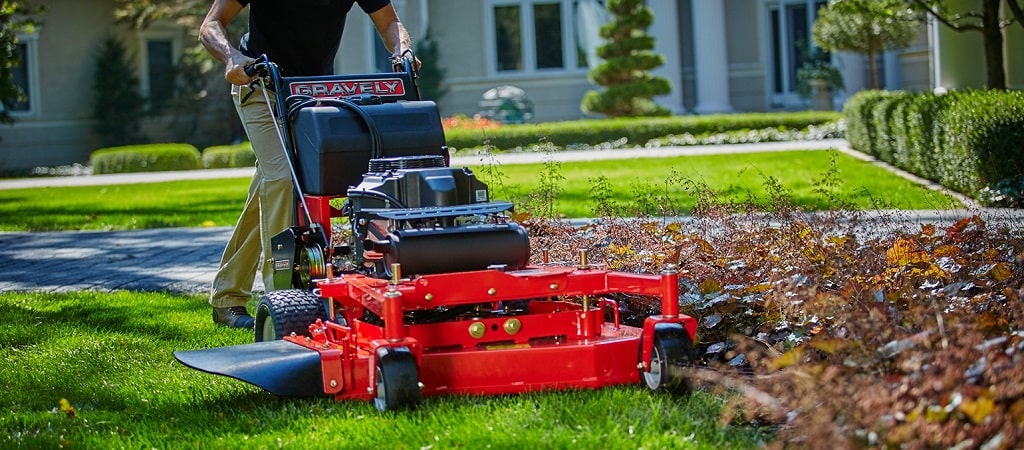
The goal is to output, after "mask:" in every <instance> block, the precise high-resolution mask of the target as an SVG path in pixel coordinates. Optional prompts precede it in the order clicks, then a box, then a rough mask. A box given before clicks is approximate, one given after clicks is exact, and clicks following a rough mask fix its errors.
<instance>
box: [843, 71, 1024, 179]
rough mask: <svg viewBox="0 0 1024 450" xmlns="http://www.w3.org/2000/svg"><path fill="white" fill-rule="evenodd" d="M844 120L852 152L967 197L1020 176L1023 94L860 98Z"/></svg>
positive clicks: (1023, 170)
mask: <svg viewBox="0 0 1024 450" xmlns="http://www.w3.org/2000/svg"><path fill="white" fill-rule="evenodd" d="M844 114H845V118H846V126H847V132H846V135H847V139H848V140H849V141H850V145H851V146H853V148H855V149H857V150H860V151H863V152H865V153H868V154H870V155H872V156H874V157H876V158H878V159H880V160H882V161H885V162H887V163H889V164H892V165H894V166H897V167H899V168H901V169H903V170H906V171H908V172H910V173H913V174H915V175H918V176H921V177H924V178H928V179H930V180H934V181H937V182H939V183H940V184H942V185H943V186H946V187H948V188H950V189H953V190H956V191H958V192H961V193H964V194H966V195H969V196H972V197H975V198H978V197H979V193H981V192H982V191H986V190H991V189H992V187H993V186H995V185H997V184H999V183H1000V182H1001V181H1004V180H1010V179H1014V178H1019V177H1021V176H1022V175H1024V92H1021V91H995V90H989V91H962V92H951V93H949V94H946V95H935V94H932V93H923V94H911V93H907V92H899V91H896V92H883V91H865V92H861V93H858V94H856V95H854V96H853V97H851V98H850V100H849V101H848V102H847V104H846V109H845V110H844ZM1004 184H1005V182H1004ZM985 198H1002V197H999V196H987V197H985Z"/></svg>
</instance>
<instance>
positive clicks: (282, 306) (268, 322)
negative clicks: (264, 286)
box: [254, 289, 327, 342]
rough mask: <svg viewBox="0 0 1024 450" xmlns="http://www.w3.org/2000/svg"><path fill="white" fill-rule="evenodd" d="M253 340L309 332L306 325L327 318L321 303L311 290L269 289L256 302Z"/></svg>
mask: <svg viewBox="0 0 1024 450" xmlns="http://www.w3.org/2000/svg"><path fill="white" fill-rule="evenodd" d="M255 318H256V323H255V326H254V328H255V331H256V342H263V341H274V340H278V339H281V338H283V337H285V336H289V335H291V334H292V333H295V334H296V335H299V336H309V325H310V324H312V323H313V322H316V320H317V319H322V320H326V319H327V314H326V312H325V311H324V303H323V300H321V299H320V297H318V296H316V295H315V294H313V293H312V292H310V291H306V290H301V289H285V290H280V291H270V292H268V293H267V294H266V295H264V296H263V297H262V298H260V301H259V304H257V305H256V317H255Z"/></svg>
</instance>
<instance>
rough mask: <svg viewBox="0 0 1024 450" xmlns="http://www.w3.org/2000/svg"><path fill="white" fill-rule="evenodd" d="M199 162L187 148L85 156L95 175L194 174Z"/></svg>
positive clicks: (133, 148)
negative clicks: (126, 173) (190, 172)
mask: <svg viewBox="0 0 1024 450" xmlns="http://www.w3.org/2000/svg"><path fill="white" fill-rule="evenodd" d="M200 160H201V156H200V154H199V150H198V149H196V148H195V147H194V146H192V145H190V144H152V145H130V146H123V147H111V148H102V149H99V150H96V151H94V152H92V154H91V155H89V163H90V164H92V171H93V173H95V174H104V173H125V172H160V171H167V170H194V169H198V168H199V167H200V165H201V162H200Z"/></svg>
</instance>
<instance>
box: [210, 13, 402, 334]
mask: <svg viewBox="0 0 1024 450" xmlns="http://www.w3.org/2000/svg"><path fill="white" fill-rule="evenodd" d="M354 4H358V5H359V7H360V8H361V9H362V10H363V12H365V13H366V14H368V15H369V17H370V19H371V20H372V22H373V25H374V27H375V28H376V30H377V33H378V34H380V36H381V38H382V39H383V40H384V44H385V45H386V46H387V48H388V49H390V50H391V51H392V54H393V55H395V57H401V56H402V55H405V54H407V53H410V52H411V50H412V40H411V39H410V38H409V33H408V32H407V31H406V29H405V26H404V25H402V22H401V21H400V20H399V18H398V14H397V13H396V11H395V8H394V6H393V5H391V2H390V0H288V1H275V0H214V1H213V4H212V6H211V7H210V11H209V13H207V15H206V18H205V19H204V20H203V23H202V25H201V26H200V29H199V40H200V42H202V44H203V46H204V47H206V49H207V51H209V52H210V54H211V55H213V56H214V57H215V58H217V59H218V60H220V61H221V62H223V63H224V66H225V69H224V79H225V80H227V81H228V82H229V83H231V96H232V98H233V99H234V102H235V109H236V111H237V112H238V117H239V118H240V119H241V120H242V125H243V126H244V128H245V132H246V134H247V135H248V138H249V141H250V142H251V143H252V149H253V152H254V153H255V154H256V160H257V165H256V173H255V174H254V175H253V178H252V182H251V183H250V185H249V194H248V197H247V198H246V200H245V206H244V207H243V209H242V213H241V215H240V216H239V218H238V222H237V224H236V225H235V229H234V231H233V232H232V234H231V238H230V239H229V240H228V243H227V246H226V247H225V248H224V254H223V256H222V257H221V261H220V265H219V270H218V272H217V274H216V276H215V277H214V280H213V285H212V287H211V290H210V305H212V306H213V321H214V322H215V323H218V324H221V325H225V326H228V327H232V328H252V327H253V323H254V320H253V317H252V316H251V315H250V314H249V312H248V311H247V310H246V307H245V305H246V303H247V302H248V301H249V299H250V298H251V297H252V292H251V290H252V284H253V280H254V279H255V276H256V270H257V268H258V267H260V266H262V278H263V285H264V286H265V287H266V289H267V290H271V289H273V286H274V283H273V267H272V266H273V264H272V255H271V248H270V239H271V238H272V237H273V236H275V235H277V234H278V233H280V232H281V231H283V230H285V229H287V228H288V227H289V226H291V225H292V223H293V214H294V210H293V208H294V202H293V195H294V191H293V187H292V179H291V177H292V174H291V170H290V168H289V162H288V158H289V156H288V154H287V153H286V152H285V149H284V148H283V147H282V145H281V140H280V137H279V136H278V134H277V133H278V130H277V128H276V127H275V124H274V117H273V114H272V112H271V109H269V108H268V105H267V104H265V103H264V102H263V99H264V93H263V92H258V91H259V90H260V89H261V88H260V87H258V86H257V85H254V84H252V82H253V81H254V79H255V76H254V75H250V74H249V73H247V72H246V70H245V69H246V67H247V66H249V65H251V64H252V63H253V62H255V60H256V58H257V57H258V56H260V55H267V56H268V57H269V58H270V60H272V61H274V62H275V63H277V65H278V66H279V67H280V68H281V70H282V72H284V73H285V74H287V75H288V76H316V75H331V74H333V73H334V60H335V55H336V54H337V53H338V48H339V45H340V43H341V37H342V33H343V31H344V28H345V18H346V16H347V15H348V12H349V10H350V9H351V8H352V6H353V5H354ZM246 6H248V7H249V29H248V32H247V33H246V34H245V35H244V36H242V39H241V43H240V45H239V46H238V48H235V47H233V46H232V45H231V44H230V43H229V41H228V38H227V32H226V28H227V26H228V24H230V23H231V22H232V21H233V20H234V19H235V18H236V17H237V16H238V14H239V13H240V12H241V11H242V9H243V8H245V7H246ZM416 65H417V66H418V65H419V61H416ZM265 94H266V95H267V96H268V97H267V98H268V99H269V100H270V101H271V102H273V101H275V95H274V93H273V92H266V93H265Z"/></svg>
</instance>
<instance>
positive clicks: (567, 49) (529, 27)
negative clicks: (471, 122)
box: [483, 0, 589, 76]
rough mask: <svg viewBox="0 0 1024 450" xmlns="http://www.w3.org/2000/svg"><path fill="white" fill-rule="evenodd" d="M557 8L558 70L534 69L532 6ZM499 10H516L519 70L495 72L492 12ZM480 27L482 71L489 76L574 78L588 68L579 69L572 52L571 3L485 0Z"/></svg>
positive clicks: (562, 0) (567, 0) (563, 0)
mask: <svg viewBox="0 0 1024 450" xmlns="http://www.w3.org/2000/svg"><path fill="white" fill-rule="evenodd" d="M545 4H547V5H550V4H557V5H559V6H560V8H561V18H560V20H561V26H562V67H551V68H538V67H537V51H536V49H537V41H536V36H537V34H536V27H535V24H536V20H535V18H534V6H535V5H545ZM502 6H518V7H519V30H520V42H519V45H520V53H521V55H522V58H523V61H522V69H520V70H498V55H497V49H496V48H495V47H496V46H497V30H496V28H495V24H494V19H495V14H494V9H495V8H497V7H502ZM483 14H484V18H483V21H484V22H483V23H484V49H483V50H484V61H485V70H486V73H487V74H488V75H491V76H506V75H525V74H576V73H585V72H586V71H588V70H589V68H588V67H585V66H583V67H581V66H580V64H579V62H578V59H579V57H578V55H577V49H576V24H575V20H574V19H575V15H576V9H575V0H487V1H486V2H484V8H483Z"/></svg>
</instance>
